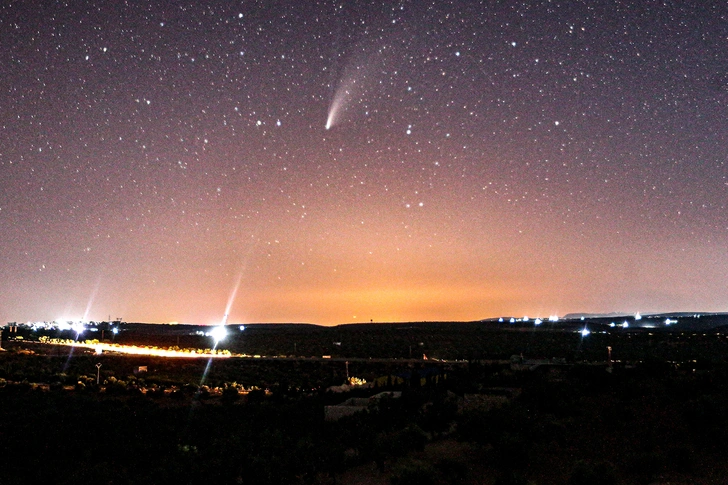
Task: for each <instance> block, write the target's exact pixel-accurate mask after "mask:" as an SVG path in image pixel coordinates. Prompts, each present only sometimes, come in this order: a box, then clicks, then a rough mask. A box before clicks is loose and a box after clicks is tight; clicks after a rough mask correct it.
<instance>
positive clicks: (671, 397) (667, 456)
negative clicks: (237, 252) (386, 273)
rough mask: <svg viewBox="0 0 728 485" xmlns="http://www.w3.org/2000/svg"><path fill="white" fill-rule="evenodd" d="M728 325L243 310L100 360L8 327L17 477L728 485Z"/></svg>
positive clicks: (3, 393)
mask: <svg viewBox="0 0 728 485" xmlns="http://www.w3.org/2000/svg"><path fill="white" fill-rule="evenodd" d="M666 319H670V322H671V324H670V325H665V324H664V322H665V320H666ZM672 320H677V321H676V322H675V323H672ZM727 321H728V317H727V316H726V315H723V314H706V315H699V316H698V315H697V314H681V315H674V314H673V315H654V316H643V317H641V318H639V319H636V318H635V317H634V316H626V317H625V316H621V317H617V316H602V317H595V316H590V317H585V318H584V320H582V319H581V318H580V317H575V318H573V319H566V320H561V321H558V322H543V323H541V324H540V325H535V324H534V323H533V322H532V321H531V322H524V321H518V322H515V323H512V324H511V323H508V320H507V319H506V320H505V321H503V322H499V321H498V320H489V321H482V322H443V323H435V322H423V323H406V324H404V323H403V324H371V325H340V326H337V327H320V326H315V325H293V324H292V325H263V324H260V325H246V326H245V328H244V330H241V329H240V328H238V327H229V328H228V336H227V337H226V338H225V339H223V340H221V341H220V342H219V343H218V344H217V345H218V347H219V349H221V350H222V349H224V350H229V351H230V352H231V355H232V357H229V358H224V359H214V358H184V357H182V358H163V357H153V356H130V355H122V354H118V353H114V352H104V353H102V354H100V355H99V354H95V353H94V352H93V350H89V349H82V348H73V347H70V346H67V345H55V344H50V343H41V342H40V341H46V342H48V340H47V339H46V338H44V337H48V336H50V337H53V338H61V339H65V338H68V341H71V340H75V338H76V336H75V335H72V331H68V330H65V331H59V330H57V329H56V330H52V329H48V330H39V329H36V330H33V329H32V327H31V326H29V325H15V324H9V325H7V326H6V327H5V328H4V329H3V330H4V331H3V348H4V351H3V352H0V379H1V380H0V386H1V388H0V406H1V407H2V410H3V413H2V421H1V422H0V438H1V439H0V443H1V444H0V446H1V447H2V450H1V451H2V453H3V456H4V457H6V460H5V462H4V465H3V471H2V477H3V481H2V483H8V484H14V483H28V482H34V483H42V482H44V481H52V482H53V483H62V484H65V483H68V484H71V483H80V482H86V483H130V484H131V483H201V482H207V481H215V482H217V483H251V484H276V483H301V484H333V483H340V484H347V483H350V484H356V483H382V484H393V485H398V484H399V485H404V484H455V483H463V484H499V485H502V484H524V485H525V484H563V483H569V484H605V485H606V484H653V483H663V484H667V483H670V484H688V483H706V484H709V483H710V484H712V483H724V480H725V479H726V477H728V468H727V467H726V466H725V463H724V460H722V455H723V453H725V451H726V446H728V443H726V441H725V439H724V437H725V436H726V435H727V434H728V419H726V417H725V413H724V410H725V408H726V405H727V404H728V362H726V359H725V356H726V355H728V331H727V329H726V327H725V324H726V322H727ZM624 322H627V323H628V326H626V327H623V326H617V324H619V325H623V324H624ZM613 323H615V325H614V326H611V325H612V324H613ZM113 327H117V328H118V329H119V330H118V331H117V333H112V332H111V330H110V329H111V328H113ZM584 328H589V329H590V333H588V334H585V333H583V332H581V330H583V329H584ZM92 329H95V331H94V330H92ZM101 330H103V331H104V332H103V335H104V339H105V340H107V341H112V340H113V341H115V343H117V344H123V345H137V346H140V345H143V346H149V347H152V346H154V347H165V348H166V347H174V348H177V347H179V348H183V347H186V348H199V349H203V348H206V347H207V348H210V347H211V346H212V345H213V342H212V341H211V339H210V337H207V336H204V335H200V333H204V332H202V330H204V327H196V326H186V325H184V326H183V325H176V326H167V325H144V324H132V323H122V322H100V323H96V324H90V325H88V326H87V329H86V330H85V331H84V332H83V334H87V335H85V336H83V337H81V336H79V337H78V339H81V340H83V339H84V338H85V337H86V336H91V337H101ZM208 330H209V327H208ZM66 334H67V335H66ZM96 340H98V338H96ZM608 347H609V348H608ZM241 355H245V356H241ZM97 376H98V384H97ZM348 378H352V380H351V382H353V383H355V384H358V385H352V386H345V385H344V384H346V383H347V379H348ZM354 378H356V379H354ZM364 381H366V383H365V384H362V383H363V382H364ZM382 393H385V394H382ZM352 403H354V404H355V405H354V404H352ZM342 408H346V409H344V410H343V411H342ZM357 411H358V412H357Z"/></svg>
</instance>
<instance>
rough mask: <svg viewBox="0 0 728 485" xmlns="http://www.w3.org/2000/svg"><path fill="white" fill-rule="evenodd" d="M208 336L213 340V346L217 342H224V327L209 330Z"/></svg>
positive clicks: (225, 334)
mask: <svg viewBox="0 0 728 485" xmlns="http://www.w3.org/2000/svg"><path fill="white" fill-rule="evenodd" d="M209 335H210V336H211V337H212V338H213V339H214V340H215V345H217V344H218V343H219V342H221V341H223V340H225V337H227V330H226V329H225V327H224V326H222V325H220V326H217V327H215V328H213V329H212V330H210V333H209Z"/></svg>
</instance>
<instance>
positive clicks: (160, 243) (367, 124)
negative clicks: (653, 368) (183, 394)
mask: <svg viewBox="0 0 728 485" xmlns="http://www.w3.org/2000/svg"><path fill="white" fill-rule="evenodd" d="M727 108H728V4H726V2H723V1H700V0H694V1H688V2H682V1H675V2H672V1H665V2H656V1H644V2H643V1H634V2H622V1H607V0H595V1H583V2H576V1H561V2H560V1H540V2H539V1H527V2H510V1H502V2H495V1H486V2H475V1H447V2H445V1H430V2H424V1H402V2H384V5H382V4H381V3H380V2H376V1H371V2H350V1H339V2H329V1H310V2H309V1H302V0H297V1H287V0H286V1H271V2H264V1H258V2H249V1H246V2H240V1H238V2H225V1H215V2H211V1H202V2H188V3H184V2H172V1H170V2H133V1H128V2H126V3H125V4H123V3H122V2H110V1H98V2H91V1H83V0H80V1H69V2H60V1H50V0H48V1H43V2H29V1H15V2H13V1H10V2H3V4H2V6H0V116H1V118H0V242H1V244H0V276H1V278H0V322H5V321H27V320H56V319H80V318H85V319H89V320H106V319H107V318H108V317H109V316H111V317H112V318H117V317H121V318H123V319H124V320H125V321H140V322H170V321H177V322H185V323H201V324H213V323H219V322H220V321H221V320H222V318H223V315H224V314H225V313H229V322H230V323H249V322H310V323H319V324H335V323H345V322H369V321H370V320H373V321H375V322H382V321H419V320H474V319H480V318H487V317H494V316H499V315H514V316H524V315H529V316H532V317H536V316H541V317H546V316H549V315H554V314H558V315H563V314H565V313H568V312H575V311H583V312H612V311H620V312H621V311H624V312H637V311H642V312H652V311H728V291H727V289H728V284H727V283H728V278H727V275H728V213H727V212H726V205H727V201H728V111H727Z"/></svg>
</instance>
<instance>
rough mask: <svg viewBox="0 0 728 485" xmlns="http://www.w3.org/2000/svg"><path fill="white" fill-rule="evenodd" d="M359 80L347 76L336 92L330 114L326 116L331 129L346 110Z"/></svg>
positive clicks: (327, 125) (327, 126)
mask: <svg viewBox="0 0 728 485" xmlns="http://www.w3.org/2000/svg"><path fill="white" fill-rule="evenodd" d="M356 87H357V80H356V78H353V77H345V78H344V80H343V81H342V82H341V83H340V84H339V87H338V88H336V92H335V93H334V98H333V99H332V100H331V104H330V105H329V114H328V116H327V117H326V129H327V130H330V129H331V128H333V127H334V125H336V124H337V123H338V122H339V118H340V116H341V114H342V113H343V112H344V111H346V108H347V106H348V104H349V101H350V100H351V98H352V93H353V92H356V90H355V88H356Z"/></svg>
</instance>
